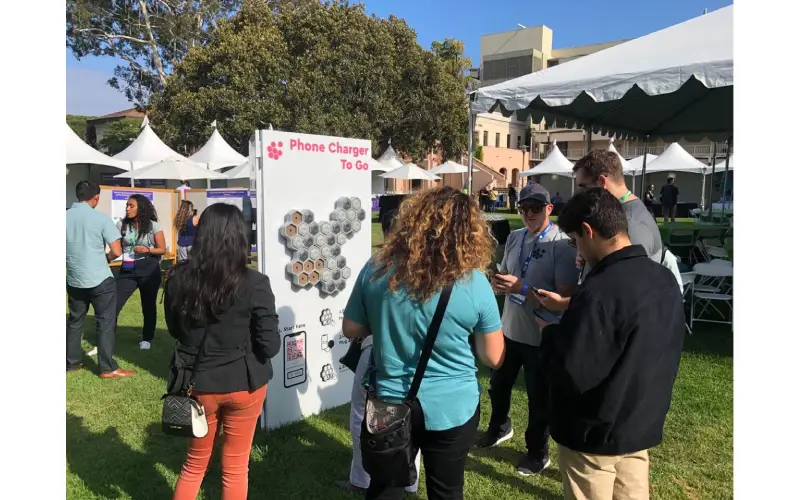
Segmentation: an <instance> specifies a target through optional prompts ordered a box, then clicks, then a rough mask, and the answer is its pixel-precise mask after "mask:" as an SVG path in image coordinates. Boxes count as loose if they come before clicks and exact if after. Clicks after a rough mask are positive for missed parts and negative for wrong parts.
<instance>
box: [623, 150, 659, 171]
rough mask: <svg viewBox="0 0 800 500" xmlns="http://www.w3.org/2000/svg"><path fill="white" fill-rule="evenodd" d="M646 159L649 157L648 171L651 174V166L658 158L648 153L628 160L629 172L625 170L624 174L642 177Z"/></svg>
mask: <svg viewBox="0 0 800 500" xmlns="http://www.w3.org/2000/svg"><path fill="white" fill-rule="evenodd" d="M645 157H647V171H648V172H650V164H651V163H652V162H654V161H655V159H656V158H658V156H656V155H651V154H650V153H648V154H644V155H642V156H637V157H636V158H631V159H630V160H628V168H627V170H626V169H624V168H623V169H622V173H623V174H625V175H642V164H643V163H644V159H645Z"/></svg>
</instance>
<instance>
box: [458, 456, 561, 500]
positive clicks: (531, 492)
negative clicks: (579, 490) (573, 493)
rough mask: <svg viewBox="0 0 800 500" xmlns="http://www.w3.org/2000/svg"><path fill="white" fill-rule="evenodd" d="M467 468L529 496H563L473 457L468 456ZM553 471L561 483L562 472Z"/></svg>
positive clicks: (555, 498)
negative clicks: (500, 470) (504, 472)
mask: <svg viewBox="0 0 800 500" xmlns="http://www.w3.org/2000/svg"><path fill="white" fill-rule="evenodd" d="M466 470H467V471H471V472H474V473H476V474H479V475H481V476H483V477H485V478H487V479H489V480H490V481H493V482H497V483H502V484H505V485H508V486H511V487H513V488H515V489H517V490H518V491H519V492H521V493H523V494H525V495H526V496H527V497H528V498H544V499H548V500H557V499H562V498H563V496H559V495H556V494H554V493H552V492H551V491H549V490H547V489H545V488H543V487H541V486H538V485H536V484H534V483H533V482H531V481H530V480H529V479H525V478H523V477H521V476H518V475H516V473H515V475H511V474H508V475H507V474H503V473H501V472H498V471H497V470H495V469H494V468H492V467H490V466H489V465H487V464H485V463H482V462H480V461H478V460H476V459H474V458H472V457H467V467H466ZM553 472H555V474H556V479H557V480H558V482H559V483H560V482H561V476H560V474H558V472H557V471H553ZM465 496H467V495H465Z"/></svg>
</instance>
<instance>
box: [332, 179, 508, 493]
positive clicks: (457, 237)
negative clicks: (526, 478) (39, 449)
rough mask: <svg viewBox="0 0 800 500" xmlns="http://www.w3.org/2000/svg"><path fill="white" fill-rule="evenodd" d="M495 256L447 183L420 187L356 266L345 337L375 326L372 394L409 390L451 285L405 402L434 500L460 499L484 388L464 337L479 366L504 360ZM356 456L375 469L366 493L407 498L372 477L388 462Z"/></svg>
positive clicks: (398, 487)
mask: <svg viewBox="0 0 800 500" xmlns="http://www.w3.org/2000/svg"><path fill="white" fill-rule="evenodd" d="M431 214H434V215H433V216H432V215H431ZM414 245H418V246H417V247H415V246H414ZM463 245H467V246H466V247H463ZM412 248H414V251H411V249H412ZM493 253H494V241H493V239H492V237H491V235H490V234H489V231H488V230H487V227H486V224H485V222H484V220H483V216H482V215H481V212H480V209H479V207H478V205H477V203H475V202H474V201H472V200H470V199H469V197H467V196H466V195H464V194H461V193H459V192H458V191H456V190H455V189H453V188H450V187H441V188H435V189H430V190H425V191H421V192H419V193H417V194H415V195H413V196H410V197H409V198H408V199H407V200H406V201H405V202H404V204H403V210H402V211H401V213H400V215H399V216H398V218H397V220H396V222H395V227H394V229H393V230H392V232H391V233H389V237H388V239H387V240H386V243H385V244H384V245H383V247H382V248H381V249H380V250H379V251H378V253H377V254H376V255H375V256H374V257H373V258H372V260H370V261H369V262H368V263H367V264H366V266H364V268H363V269H362V270H361V272H360V273H359V275H358V278H357V279H356V281H355V283H354V285H353V291H352V294H351V295H350V298H349V300H348V302H347V307H346V308H345V310H344V320H343V321H342V332H343V333H344V336H345V337H347V338H350V339H360V338H364V337H367V336H368V335H369V334H370V333H372V342H373V346H372V349H373V352H372V354H373V359H374V379H375V386H376V391H377V396H378V397H379V398H380V399H381V400H384V401H387V402H399V401H402V400H403V399H404V398H405V397H406V396H407V395H408V390H409V387H410V385H411V381H412V379H413V376H414V367H415V366H416V364H417V362H418V361H419V356H420V352H421V350H422V347H423V345H424V343H425V338H426V337H427V329H428V327H429V326H430V323H431V320H432V318H433V315H434V311H435V310H436V307H437V304H438V302H439V297H440V296H441V291H442V290H443V289H444V287H445V286H448V285H450V286H452V296H451V299H450V301H449V303H448V305H447V308H446V309H445V313H444V316H443V319H442V324H441V328H440V330H439V334H438V336H437V337H436V342H435V343H434V344H433V352H432V354H431V357H430V362H429V364H428V366H427V369H426V370H425V372H424V375H423V378H422V385H421V386H420V389H419V392H418V393H417V397H416V398H415V399H414V401H412V402H411V423H412V426H411V452H412V453H413V455H412V456H415V455H416V454H417V450H419V451H421V453H422V460H423V462H424V464H425V481H426V488H427V495H428V499H430V500H445V499H446V500H461V499H463V498H464V468H465V466H466V461H467V454H468V453H469V449H470V448H471V447H472V444H473V443H474V441H475V435H476V433H477V430H478V423H479V420H480V406H479V403H480V390H481V388H480V385H479V384H478V379H477V377H476V374H475V372H476V370H475V357H473V354H472V352H471V351H470V344H469V337H470V335H474V337H475V351H476V353H477V355H478V358H479V359H480V360H481V361H482V362H483V363H484V364H485V365H487V366H489V367H491V368H497V367H498V366H500V364H501V363H502V362H503V355H504V342H503V332H502V330H501V320H500V314H499V312H498V310H497V301H496V300H495V297H494V294H493V293H492V289H491V285H490V284H489V280H488V279H487V278H486V276H485V275H484V274H483V272H482V270H483V269H486V268H487V267H488V266H489V264H490V263H491V262H492V256H493ZM398 318H403V320H401V321H398ZM365 432H368V431H365ZM363 449H364V448H363V447H362V450H363ZM361 458H362V460H363V463H364V467H365V469H366V470H367V471H368V472H369V473H370V475H371V476H370V483H369V487H368V489H367V491H366V493H365V498H366V499H368V500H372V499H382V500H390V499H391V500H395V499H396V500H400V499H402V498H403V497H404V495H405V493H404V486H409V485H407V484H397V482H392V481H387V479H385V477H386V476H383V477H380V476H379V475H376V474H377V472H380V471H381V470H382V467H384V466H385V467H396V465H395V464H394V463H390V464H385V463H378V462H380V459H377V460H375V457H373V456H370V455H369V454H366V453H362V457H361ZM404 465H408V466H410V467H413V464H404ZM376 471H377V472H376ZM404 473H405V472H404ZM387 482H388V483H390V484H387Z"/></svg>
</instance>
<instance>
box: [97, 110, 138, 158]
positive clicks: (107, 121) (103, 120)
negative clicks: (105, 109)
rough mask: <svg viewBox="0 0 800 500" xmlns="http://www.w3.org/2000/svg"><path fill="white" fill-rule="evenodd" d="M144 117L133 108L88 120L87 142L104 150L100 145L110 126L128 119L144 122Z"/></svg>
mask: <svg viewBox="0 0 800 500" xmlns="http://www.w3.org/2000/svg"><path fill="white" fill-rule="evenodd" d="M144 116H145V115H144V113H142V112H141V111H138V110H137V109H136V108H131V109H125V110H122V111H117V112H116V113H111V114H108V115H104V116H100V117H98V118H92V119H91V120H86V139H87V142H88V143H89V144H90V145H92V146H94V147H95V148H97V149H100V150H102V149H101V148H100V147H99V146H98V145H99V144H100V141H101V140H102V139H103V134H104V133H105V131H106V129H107V128H108V126H109V125H111V124H112V123H114V122H117V121H120V120H124V119H126V118H130V119H133V120H144Z"/></svg>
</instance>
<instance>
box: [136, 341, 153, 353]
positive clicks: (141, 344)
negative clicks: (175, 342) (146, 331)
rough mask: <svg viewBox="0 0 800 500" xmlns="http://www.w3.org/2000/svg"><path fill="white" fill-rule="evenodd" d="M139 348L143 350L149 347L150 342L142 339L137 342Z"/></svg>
mask: <svg viewBox="0 0 800 500" xmlns="http://www.w3.org/2000/svg"><path fill="white" fill-rule="evenodd" d="M139 349H141V350H143V351H146V350H148V349H150V342H148V341H146V340H142V341H141V342H139Z"/></svg>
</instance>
